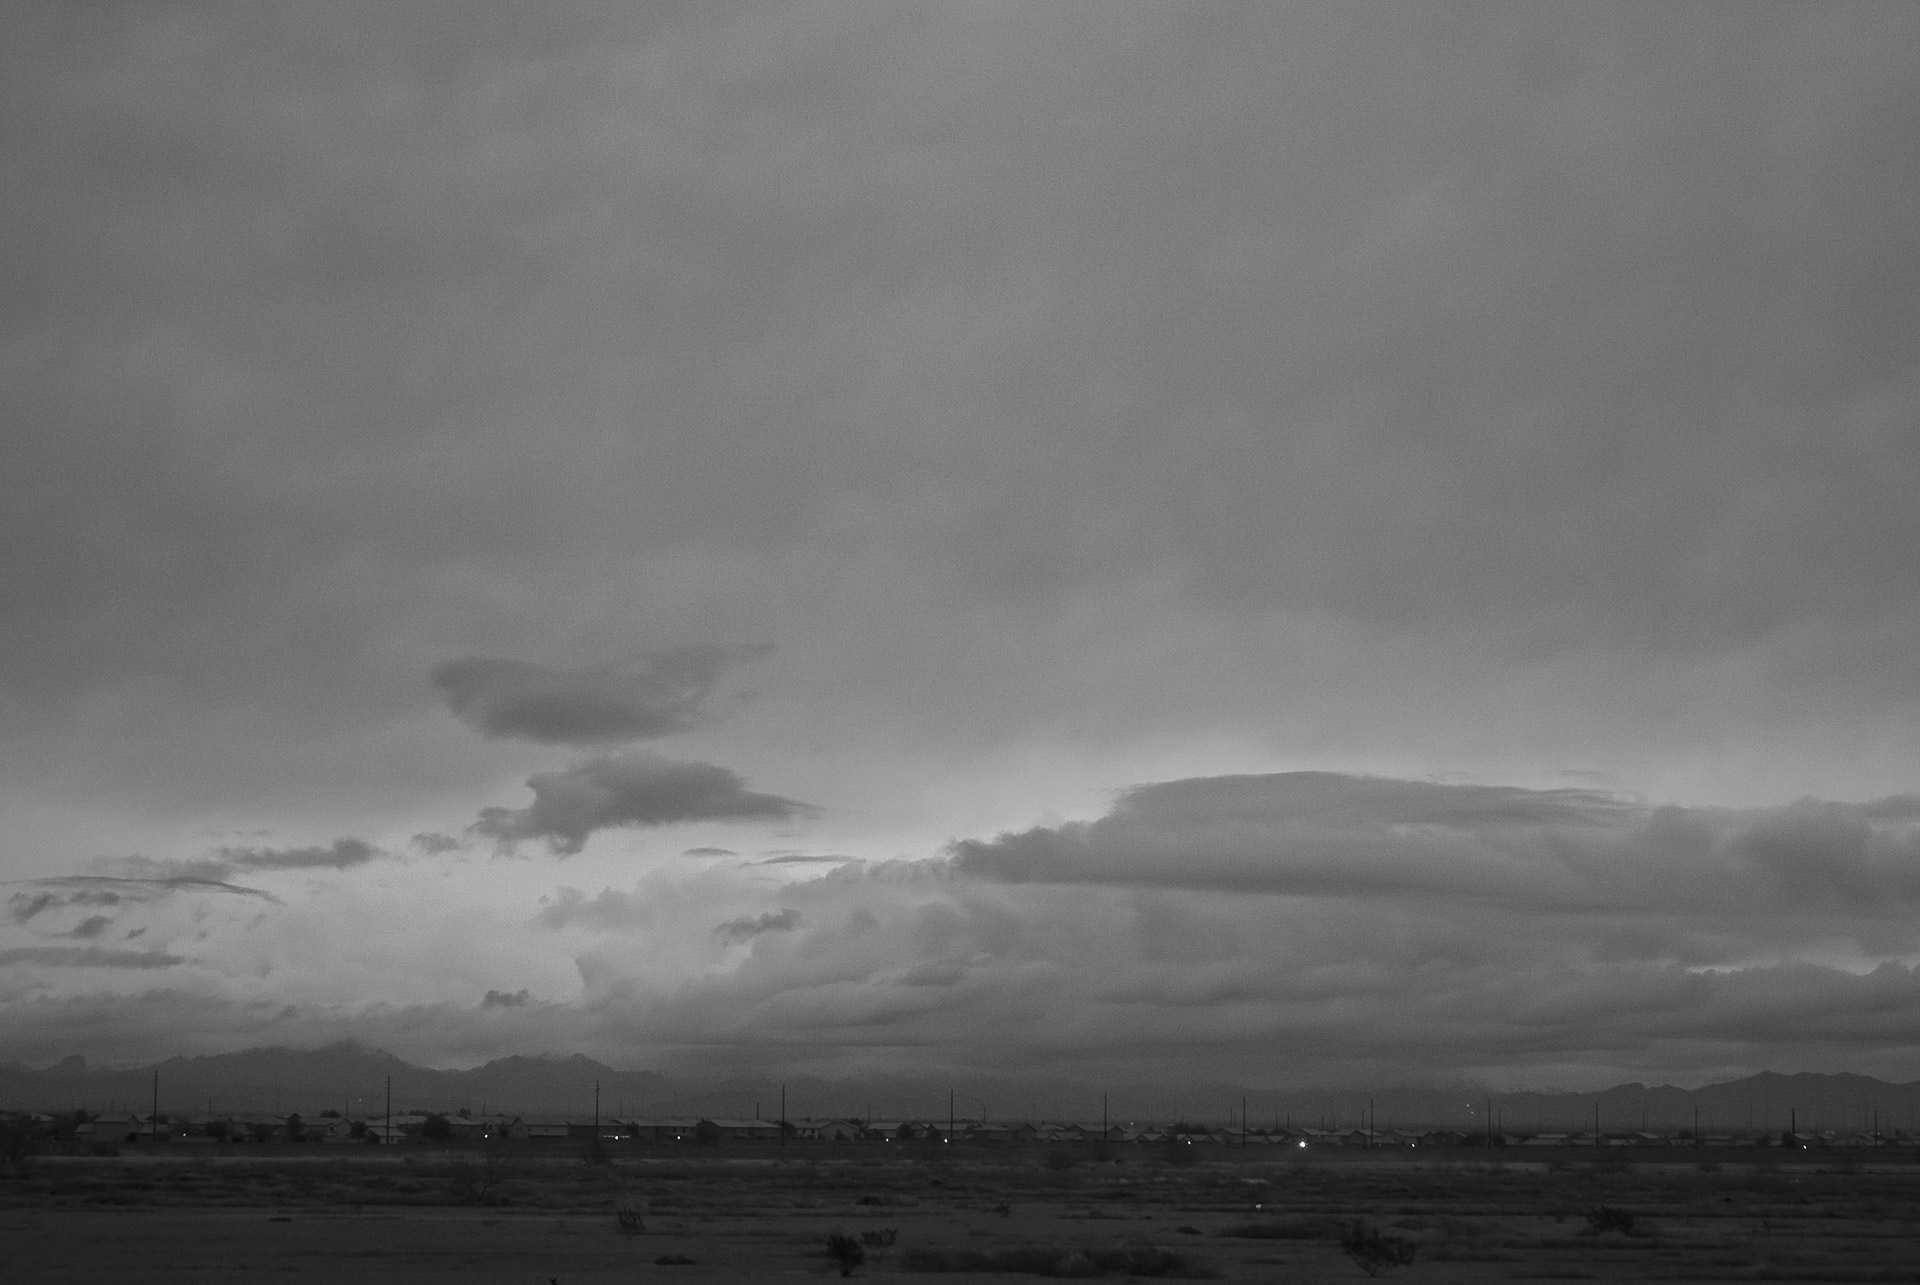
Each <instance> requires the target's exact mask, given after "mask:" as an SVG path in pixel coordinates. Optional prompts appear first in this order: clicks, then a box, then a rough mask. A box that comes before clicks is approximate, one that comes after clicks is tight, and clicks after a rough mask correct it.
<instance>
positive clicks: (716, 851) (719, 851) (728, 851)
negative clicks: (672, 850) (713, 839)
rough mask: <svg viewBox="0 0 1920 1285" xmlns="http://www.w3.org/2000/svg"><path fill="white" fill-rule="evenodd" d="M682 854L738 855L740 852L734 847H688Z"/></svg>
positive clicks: (696, 855) (697, 855) (685, 855)
mask: <svg viewBox="0 0 1920 1285" xmlns="http://www.w3.org/2000/svg"><path fill="white" fill-rule="evenodd" d="M680 855H681V856H683V857H737V856H739V855H740V854H739V853H737V852H735V851H734V850H733V849H732V848H688V849H686V850H685V851H684V852H682V853H681V854H680Z"/></svg>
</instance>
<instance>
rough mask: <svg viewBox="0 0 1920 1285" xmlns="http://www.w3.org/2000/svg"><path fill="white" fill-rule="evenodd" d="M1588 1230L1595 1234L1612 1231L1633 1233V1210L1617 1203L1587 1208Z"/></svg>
mask: <svg viewBox="0 0 1920 1285" xmlns="http://www.w3.org/2000/svg"><path fill="white" fill-rule="evenodd" d="M1587 1230H1588V1231H1589V1232H1590V1233H1592V1234H1593V1235H1595V1236H1598V1235H1600V1234H1602V1233H1603V1232H1610V1231H1617V1232H1619V1233H1620V1234H1621V1235H1623V1236H1630V1235H1632V1234H1633V1211H1632V1210H1628V1209H1621V1208H1619V1207H1617V1206H1615V1205H1595V1206H1594V1207H1593V1208H1591V1209H1589V1210H1587Z"/></svg>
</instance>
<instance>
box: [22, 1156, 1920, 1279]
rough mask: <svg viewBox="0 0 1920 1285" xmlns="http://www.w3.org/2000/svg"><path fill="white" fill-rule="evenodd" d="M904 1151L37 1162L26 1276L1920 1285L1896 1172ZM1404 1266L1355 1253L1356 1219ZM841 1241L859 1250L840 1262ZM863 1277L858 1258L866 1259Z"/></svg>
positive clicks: (1904, 1187) (1861, 1166)
mask: <svg viewBox="0 0 1920 1285" xmlns="http://www.w3.org/2000/svg"><path fill="white" fill-rule="evenodd" d="M1700 1156H1701V1153H1699V1152H1689V1151H1685V1150H1682V1149H1675V1150H1672V1151H1660V1152H1657V1153H1653V1154H1650V1155H1648V1156H1645V1157H1641V1156H1636V1157H1634V1158H1633V1159H1632V1160H1631V1161H1622V1160H1620V1159H1618V1158H1616V1157H1614V1156H1611V1155H1602V1156H1595V1155H1593V1154H1592V1153H1584V1154H1581V1153H1578V1151H1577V1149H1572V1148H1570V1149H1567V1150H1566V1151H1565V1152H1555V1153H1552V1154H1547V1155H1528V1156H1526V1157H1525V1158H1524V1159H1516V1158H1508V1157H1506V1156H1502V1155H1500V1153H1498V1152H1497V1151H1472V1150H1462V1151H1460V1152H1457V1153H1451V1154H1441V1153H1437V1152H1436V1153H1428V1154H1426V1155H1414V1154H1411V1153H1406V1152H1399V1151H1394V1152H1359V1153H1340V1152H1326V1153H1320V1154H1315V1153H1305V1154H1302V1155H1298V1156H1291V1157H1274V1156H1273V1155H1271V1154H1266V1155H1261V1154H1258V1153H1255V1154H1253V1155H1242V1154H1234V1153H1232V1152H1230V1151H1226V1150H1220V1151H1216V1153H1215V1154H1213V1155H1209V1156H1207V1157H1206V1158H1196V1157H1194V1156H1192V1155H1191V1154H1181V1153H1175V1152H1172V1151H1163V1150H1159V1149H1155V1150H1153V1152H1152V1153H1151V1154H1131V1153H1127V1152H1124V1151H1123V1150H1122V1149H1120V1148H1113V1149H1111V1150H1108V1151H1106V1152H1101V1151H1100V1150H1099V1149H1098V1148H1088V1149H1086V1150H1084V1151H1076V1150H1072V1149H1061V1148H1051V1149H1021V1148H1007V1149H1002V1150H979V1149H961V1148H957V1147H929V1146H920V1147H913V1146H903V1147H899V1148H888V1149H884V1150H876V1149H875V1148H873V1147H870V1146H868V1147H858V1148H846V1149H840V1148H836V1147H826V1146H822V1147H813V1148H804V1149H803V1148H790V1149H787V1151H786V1152H785V1153H784V1154H782V1153H781V1152H780V1150H779V1149H777V1148H765V1149H757V1150H756V1149H750V1148H739V1149H727V1148H715V1149H711V1150H702V1149H694V1148H687V1149H684V1150H675V1151H665V1152H662V1151H652V1152H649V1153H647V1154H641V1155H631V1156H630V1155H623V1154H615V1155H612V1156H607V1155H601V1156H590V1155H584V1156H583V1155H572V1154H569V1155H556V1154H553V1153H551V1152H544V1153H543V1152H537V1151H534V1150H530V1149H529V1150H518V1151H516V1150H512V1149H506V1148H502V1149H497V1150H494V1151H492V1152H485V1151H478V1150H467V1151H462V1150H457V1149H449V1150H424V1149H423V1150H419V1151H414V1150H408V1151H406V1152H404V1153H401V1154H396V1153H395V1152H393V1151H387V1150H376V1151H368V1152H361V1151H358V1150H355V1151H353V1152H351V1153H346V1154H341V1153H339V1152H335V1151H332V1150H329V1151H328V1152H326V1153H323V1154H314V1153H311V1152H309V1153H306V1154H291V1153H289V1154H274V1155H248V1154H236V1153H228V1154H210V1153H207V1152H197V1153H193V1154H185V1155H182V1154H179V1153H177V1152H169V1151H168V1150H167V1149H166V1148H164V1147H161V1148H155V1149H154V1150H153V1151H151V1152H140V1151H137V1150H131V1149H130V1150H129V1152H127V1153H124V1154H120V1155H116V1156H94V1155H86V1156H36V1157H33V1158H31V1159H30V1160H29V1161H28V1162H27V1163H25V1164H23V1165H21V1166H19V1167H18V1168H17V1169H15V1170H13V1171H12V1172H9V1173H7V1174H6V1175H5V1176H4V1177H3V1178H0V1262H3V1263H4V1264H5V1270H4V1272H0V1275H4V1277H5V1279H6V1280H8V1281H10V1282H11V1281H18V1282H23V1283H25V1282H32V1283H33V1285H51V1283H54V1282H60V1283H69V1282H70V1283H74V1285H78V1283H79V1282H89V1283H91V1282H122V1281H136V1282H144V1281H153V1282H164V1283H168V1285H172V1283H178V1285H193V1283H200V1282H208V1283H212V1282H237V1281H253V1280H264V1279H287V1278H291V1279H298V1280H303V1281H308V1282H312V1283H313V1285H321V1283H323V1282H325V1283H332V1282H343V1283H346V1282H351V1283H352V1285H388V1283H389V1282H391V1283H394V1285H397V1283H399V1282H412V1281H426V1282H437V1281H449V1282H450V1281H462V1282H502V1283H505V1282H514V1283H515V1285H522V1283H524V1285H556V1283H557V1285H594V1283H597V1282H616V1281H619V1282H628V1281H650V1280H660V1281H678V1282H686V1283H687V1285H693V1283H695V1282H718V1281H760V1280H766V1281H779V1280H794V1281H802V1280H822V1279H839V1278H841V1276H842V1273H843V1272H844V1271H846V1270H848V1269H851V1273H852V1278H853V1279H868V1280H881V1279H906V1278H912V1279H928V1280H941V1281H951V1282H954V1283H955V1285H960V1283H961V1282H986V1281H995V1282H1015V1281H1018V1280H1020V1279H1044V1278H1059V1277H1080V1278H1089V1279H1100V1278H1105V1279H1135V1280H1140V1279H1214V1280H1228V1281H1270V1282H1283V1281H1284V1282H1322V1281H1355V1280H1364V1279H1367V1278H1368V1270H1369V1269H1372V1270H1373V1271H1376V1272H1378V1273H1379V1274H1380V1276H1381V1278H1383V1279H1393V1280H1404V1281H1409V1282H1434V1283H1435V1285H1438V1283H1440V1282H1455V1281H1515V1280H1590V1281H1653V1280H1675V1281H1746V1280H1795V1281H1891V1280H1900V1281H1906V1280H1920V1164H1916V1163H1913V1162H1912V1160H1911V1159H1909V1158H1908V1157H1907V1156H1906V1155H1905V1154H1904V1153H1895V1152H1888V1153H1884V1154H1876V1155H1873V1156H1871V1157H1866V1158H1859V1159H1854V1158H1844V1159H1835V1158H1834V1157H1833V1156H1832V1155H1831V1154H1830V1153H1829V1154H1817V1153H1812V1152H1807V1153H1776V1155H1774V1156H1773V1157H1768V1158H1762V1156H1764V1153H1753V1152H1748V1153H1746V1155H1745V1156H1744V1157H1743V1158H1741V1159H1738V1160H1731V1159H1725V1158H1713V1159H1704V1160H1703V1159H1701V1158H1700ZM1356 1224H1358V1225H1359V1226H1360V1227H1361V1228H1362V1229H1363V1230H1364V1231H1368V1232H1377V1233H1378V1235H1379V1237H1380V1238H1381V1239H1380V1240H1379V1242H1377V1243H1378V1245H1380V1246H1384V1247H1385V1248H1386V1250H1387V1251H1388V1252H1389V1255H1390V1257H1392V1258H1396V1259H1401V1260H1404V1261H1381V1260H1380V1259H1379V1258H1378V1257H1376V1258H1374V1259H1371V1260H1369V1259H1367V1258H1366V1256H1365V1255H1362V1256H1360V1257H1355V1255H1354V1254H1351V1253H1349V1252H1348V1249H1347V1247H1346V1246H1345V1245H1344V1244H1343V1242H1348V1241H1350V1240H1351V1238H1352V1236H1353V1231H1354V1227H1355V1225H1356ZM836 1233H837V1234H839V1235H840V1236H842V1237H844V1238H845V1239H844V1240H843V1241H841V1242H840V1243H841V1244H842V1246H843V1247H844V1246H845V1245H846V1244H848V1243H849V1242H851V1243H854V1244H858V1245H859V1246H860V1248H859V1251H858V1252H857V1253H852V1252H848V1251H845V1250H844V1249H843V1256H842V1258H841V1259H839V1260H835V1259H833V1258H830V1257H829V1255H828V1252H827V1248H828V1244H829V1238H830V1237H832V1236H834V1235H835V1234H836ZM849 1258H852V1259H857V1260H858V1261H856V1262H849V1261H847V1260H848V1259H849Z"/></svg>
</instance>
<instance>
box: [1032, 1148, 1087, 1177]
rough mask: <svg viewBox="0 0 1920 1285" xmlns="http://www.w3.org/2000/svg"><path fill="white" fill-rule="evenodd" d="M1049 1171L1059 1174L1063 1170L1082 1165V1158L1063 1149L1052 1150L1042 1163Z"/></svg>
mask: <svg viewBox="0 0 1920 1285" xmlns="http://www.w3.org/2000/svg"><path fill="white" fill-rule="evenodd" d="M1041 1163H1042V1164H1044V1165H1046V1167H1047V1168H1048V1169H1051V1170H1053V1171H1054V1172H1055V1173H1058V1172H1059V1171H1060V1170H1062V1169H1071V1168H1073V1167H1074V1166H1075V1165H1077V1164H1079V1163H1080V1157H1078V1156H1076V1155H1074V1154H1073V1153H1072V1152H1071V1151H1067V1150H1065V1149H1064V1148H1061V1147H1054V1148H1051V1149H1050V1150H1049V1151H1048V1152H1047V1154H1046V1157H1045V1159H1043V1160H1042V1161H1041Z"/></svg>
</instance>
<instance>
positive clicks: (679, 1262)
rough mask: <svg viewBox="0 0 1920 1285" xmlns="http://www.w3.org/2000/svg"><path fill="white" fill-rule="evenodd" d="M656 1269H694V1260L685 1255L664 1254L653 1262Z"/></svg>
mask: <svg viewBox="0 0 1920 1285" xmlns="http://www.w3.org/2000/svg"><path fill="white" fill-rule="evenodd" d="M653 1265H654V1266H655V1267H692V1266H693V1265H694V1263H693V1260H692V1259H691V1258H688V1257H687V1256H686V1255H685V1254H662V1255H660V1257H658V1258H656V1259H654V1260H653Z"/></svg>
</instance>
